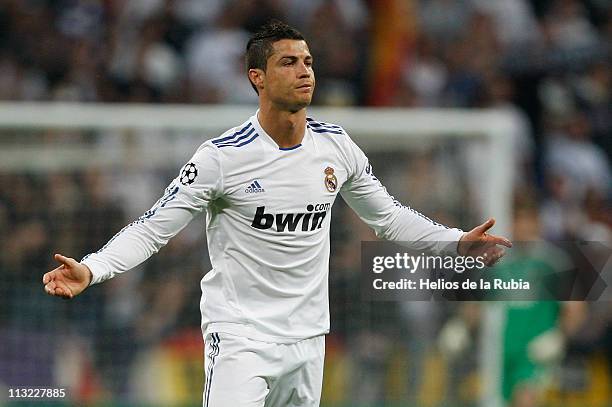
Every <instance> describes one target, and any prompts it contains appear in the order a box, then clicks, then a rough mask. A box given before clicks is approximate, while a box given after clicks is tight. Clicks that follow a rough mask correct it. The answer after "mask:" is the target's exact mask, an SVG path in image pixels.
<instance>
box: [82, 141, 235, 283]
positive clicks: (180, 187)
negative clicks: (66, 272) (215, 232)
mask: <svg viewBox="0 0 612 407" xmlns="http://www.w3.org/2000/svg"><path fill="white" fill-rule="evenodd" d="M222 188H223V177H222V171H221V165H220V161H219V156H218V151H217V150H216V147H214V146H212V145H210V144H208V143H205V144H203V145H202V146H201V147H200V148H199V149H198V151H197V152H196V153H195V154H194V156H193V157H192V159H191V160H190V161H189V162H188V163H187V164H185V165H184V166H183V168H182V169H181V171H180V172H179V174H178V176H177V177H176V178H175V179H174V180H173V181H172V182H171V183H170V185H169V186H168V187H167V188H166V190H165V192H164V195H163V196H162V197H161V198H160V199H159V200H158V201H157V202H156V203H155V205H153V207H152V208H151V209H149V210H148V211H146V212H145V213H144V214H143V215H142V216H141V217H139V218H138V219H136V220H135V221H134V222H132V223H130V224H129V225H127V226H126V227H124V228H123V229H122V230H121V231H120V232H119V233H117V234H116V235H115V236H114V237H113V238H112V239H111V240H109V241H108V243H106V245H104V247H102V248H101V249H100V250H98V251H97V252H96V253H92V254H89V255H87V256H85V257H84V258H83V260H81V262H82V263H83V264H85V265H87V266H88V267H89V269H90V270H91V272H92V274H93V279H92V281H91V284H97V283H100V282H103V281H105V280H108V279H110V278H112V277H114V276H115V275H116V274H118V273H123V272H125V271H128V270H130V269H132V268H134V267H136V266H137V265H139V264H140V263H142V262H144V261H145V260H147V259H148V258H149V257H150V256H151V255H153V254H154V253H156V252H157V251H158V250H159V249H160V248H162V247H163V246H164V245H166V243H167V242H168V240H170V239H171V238H172V237H173V236H175V235H176V234H177V233H179V232H180V231H181V230H182V229H183V228H184V227H185V226H187V224H188V223H189V222H190V221H191V220H192V219H193V217H194V216H195V215H197V214H198V213H199V212H201V211H202V210H204V209H205V208H206V207H207V206H208V204H209V202H211V201H212V200H214V199H215V197H217V196H218V195H219V194H220V192H221V191H222Z"/></svg>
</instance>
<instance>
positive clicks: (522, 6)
mask: <svg viewBox="0 0 612 407" xmlns="http://www.w3.org/2000/svg"><path fill="white" fill-rule="evenodd" d="M270 17H276V18H280V19H283V20H286V21H288V22H289V23H291V24H293V25H295V26H296V27H298V28H299V29H300V30H301V31H302V32H303V33H304V35H305V36H306V38H307V40H308V42H309V44H310V47H311V51H312V53H313V55H314V57H315V72H316V76H317V90H316V92H315V100H314V104H315V105H317V106H369V107H401V108H407V109H409V108H417V107H436V108H437V107H444V108H467V109H477V108H503V109H507V110H512V111H515V112H517V113H518V114H521V115H524V117H525V118H526V123H527V126H526V129H525V132H524V134H523V135H522V137H519V142H518V143H517V145H516V149H517V153H518V157H519V159H518V160H517V161H516V162H515V166H516V168H514V169H513V171H514V173H515V177H514V178H515V185H514V189H515V200H514V201H515V202H514V203H515V206H516V207H517V208H522V209H525V210H526V211H529V213H530V214H531V215H532V216H530V217H524V218H523V219H529V222H534V223H535V222H536V221H537V220H539V222H540V224H541V234H542V236H543V237H545V238H547V239H551V240H554V239H585V240H602V241H607V242H610V240H611V231H610V227H611V222H612V219H611V212H610V197H611V188H610V186H611V179H612V174H611V171H610V153H611V147H610V140H611V134H612V133H611V126H612V115H611V113H610V102H611V100H610V95H611V89H612V83H611V69H610V44H611V43H612V41H611V39H612V38H611V37H612V18H611V17H612V7H611V6H610V3H609V2H607V1H604V0H589V1H576V0H548V1H546V0H542V1H537V0H531V1H529V0H511V1H507V0H423V1H417V0H412V1H410V0H379V1H375V0H371V1H366V0H336V1H317V0H311V1H307V0H276V1H274V0H268V1H265V0H257V1H248V0H243V1H223V0H175V1H163V0H132V1H110V0H108V1H102V0H99V1H96V0H89V1H85V0H83V1H76V0H72V1H68V0H66V1H61V0H58V1H44V0H3V1H2V2H0V100H3V101H15V102H19V101H47V102H59V101H70V102H83V103H88V102H106V103H151V104H169V103H187V104H254V103H255V102H256V98H255V94H254V92H253V91H252V89H251V88H250V86H249V84H248V82H247V80H246V78H245V74H244V71H243V69H244V68H243V65H242V62H241V60H240V57H241V55H242V52H243V48H244V44H245V43H246V39H247V38H248V35H249V33H250V32H251V31H252V30H254V29H255V28H257V27H258V26H259V25H261V24H262V23H263V22H265V21H266V20H267V19H269V18H270ZM240 120H242V119H240V118H237V122H238V121H240ZM109 133H110V132H91V131H88V132H78V131H57V130H54V131H47V132H40V131H35V132H27V133H24V132H18V131H13V130H7V129H2V131H1V132H0V146H3V145H5V146H8V145H11V146H14V145H16V144H17V145H21V144H22V145H23V146H24V147H25V146H28V145H31V144H33V143H37V144H40V143H42V144H43V145H45V144H46V145H49V146H53V147H57V146H60V147H61V146H66V147H68V146H73V145H75V144H79V145H84V146H96V147H100V146H102V148H106V149H108V151H111V150H112V149H113V148H115V147H117V143H119V144H121V143H126V144H127V145H128V147H129V146H130V145H138V146H139V148H141V149H143V148H144V150H145V151H146V148H151V149H153V148H155V149H157V150H160V149H162V150H163V149H165V148H167V149H168V150H169V151H173V152H176V151H182V150H181V149H177V148H176V144H180V143H181V141H177V140H174V139H171V138H169V137H167V135H165V134H138V133H131V134H127V135H125V134H124V135H121V137H116V136H117V135H116V134H109ZM198 136H199V135H192V139H191V141H187V142H182V143H184V144H185V146H188V145H190V144H189V143H190V142H195V141H196V140H197V138H198ZM210 136H214V135H207V137H210ZM195 145H197V144H195ZM143 146H144V147H143ZM147 146H150V147H147ZM122 148H125V146H123V147H122ZM184 150H187V151H189V150H188V149H187V148H184ZM127 151H128V152H129V148H128V150H127ZM139 151H140V150H139ZM452 152H453V151H452V148H451V149H450V150H448V149H443V151H438V150H435V149H434V150H427V149H426V150H424V151H418V152H417V153H413V154H411V155H408V156H405V155H401V154H383V153H373V154H371V159H372V162H373V163H374V167H375V168H377V174H378V177H379V178H381V179H382V180H383V182H384V183H385V184H386V185H387V186H388V187H389V189H390V190H391V191H392V192H393V193H394V195H395V196H396V197H397V198H398V199H400V200H402V201H404V202H407V203H409V204H410V205H411V206H414V207H415V208H417V209H420V210H422V211H424V212H425V213H426V214H427V215H429V216H431V217H434V218H436V219H440V220H442V221H444V222H446V223H449V224H457V225H460V226H462V227H468V226H470V225H474V224H475V223H476V222H478V221H479V220H480V219H479V218H478V215H477V214H476V213H474V212H473V211H470V205H469V203H470V202H472V201H473V194H474V193H477V192H476V191H474V190H473V189H472V188H473V187H472V186H471V185H470V184H469V183H468V182H461V180H459V181H460V182H458V181H457V179H456V178H454V177H453V174H452V172H453V170H452V166H451V164H449V161H452V156H453V154H452ZM187 158H188V155H184V156H182V157H180V160H182V161H184V160H185V159H187ZM173 159H178V158H177V157H174V158H173ZM178 168H179V167H178V166H174V167H170V168H158V169H157V170H155V171H149V172H140V173H130V174H127V175H126V174H121V173H119V174H113V173H102V172H100V171H97V170H96V169H95V168H92V169H89V170H85V171H83V170H78V171H72V172H64V173H49V174H41V173H28V172H21V173H20V172H2V173H0V392H2V396H1V397H0V403H1V402H2V401H1V400H4V395H5V394H6V390H7V388H9V387H16V386H51V385H55V386H59V385H64V384H66V383H68V384H69V385H70V392H69V396H70V397H69V399H68V400H65V401H66V404H69V405H71V404H78V405H82V404H87V403H89V404H96V403H98V404H99V403H113V405H143V404H151V405H197V404H198V402H199V400H200V398H201V389H202V383H203V369H202V354H203V351H202V344H201V336H200V333H199V312H198V300H199V295H200V293H199V285H198V284H197V282H198V281H199V280H200V278H201V276H202V273H203V272H204V271H206V270H208V267H209V265H208V259H207V253H206V250H205V249H203V247H204V246H203V237H202V236H201V234H200V233H199V229H198V226H197V225H196V226H195V227H193V228H190V229H188V230H187V231H186V232H184V233H182V234H181V235H180V236H178V237H177V239H175V240H173V241H172V242H171V243H170V244H169V245H168V246H167V247H166V248H165V249H163V251H162V252H161V253H160V255H158V256H155V257H154V258H152V259H151V260H150V261H148V262H147V263H145V265H143V266H142V267H140V268H139V269H138V270H134V271H133V272H132V273H129V274H128V275H125V276H122V277H121V278H118V279H115V280H113V281H110V282H107V283H105V284H104V285H101V286H98V287H95V288H94V289H92V290H88V291H87V292H86V293H85V294H84V295H83V296H82V297H80V298H77V299H75V300H73V301H70V302H67V301H60V300H58V299H54V298H49V297H47V296H45V295H44V292H43V290H42V285H41V284H40V278H41V276H42V273H43V272H44V271H46V270H48V269H50V268H52V267H54V265H53V262H52V259H51V257H52V254H53V253H54V252H56V251H62V252H64V253H66V254H69V255H71V256H73V257H76V258H79V257H80V256H82V255H84V254H86V253H88V252H91V251H93V250H97V249H98V248H99V247H100V246H101V245H102V244H104V243H105V242H106V241H107V240H108V239H109V238H110V237H112V235H113V234H114V233H115V232H116V231H118V230H119V229H120V228H121V227H123V226H124V225H125V224H126V223H129V221H131V220H132V219H133V218H135V217H137V216H139V215H140V214H141V213H142V212H143V211H144V210H146V209H148V207H149V206H150V205H151V204H152V203H153V202H154V201H155V199H156V198H157V197H158V196H159V194H160V191H162V189H163V187H164V186H165V184H167V182H168V181H169V180H170V179H171V178H172V177H174V176H175V174H176V171H178ZM333 222H334V224H333V225H332V252H333V253H334V256H333V258H332V264H331V272H330V296H331V304H330V308H331V313H332V333H331V334H330V335H329V336H328V340H327V344H328V346H327V359H326V372H325V383H324V394H323V403H324V405H325V406H383V405H389V406H390V405H411V406H412V405H414V406H472V405H478V398H479V392H480V391H481V389H480V386H479V383H480V381H481V380H480V376H479V361H478V360H477V359H478V358H477V355H478V354H479V347H481V346H482V344H481V343H480V340H479V338H480V336H479V334H478V332H479V329H480V327H481V320H482V313H483V307H486V305H485V304H473V303H449V304H441V303H406V304H401V303H368V302H364V301H362V300H361V299H360V298H359V297H358V289H357V288H356V287H357V286H358V284H359V280H358V274H357V273H358V269H359V263H358V260H359V256H357V255H356V254H355V248H356V247H358V243H359V241H361V240H369V239H372V238H373V236H372V234H371V233H370V232H369V231H368V230H367V228H366V227H365V226H364V225H363V224H361V223H360V222H359V221H358V220H357V219H356V217H355V216H354V215H353V214H352V213H351V212H350V211H348V210H346V207H345V205H344V204H343V202H339V203H338V204H337V205H336V208H335V209H334V220H333ZM523 226H524V225H523ZM611 318H612V306H611V305H610V304H609V303H592V304H588V309H587V314H586V316H585V320H584V322H583V328H582V329H579V330H577V332H576V333H575V334H574V335H572V337H571V338H569V339H570V340H569V343H570V345H569V347H568V351H567V354H566V356H565V358H564V359H563V361H562V362H561V363H560V365H559V366H558V367H557V369H556V370H555V375H554V377H555V380H554V381H553V382H551V384H550V385H549V386H548V387H547V391H546V400H545V405H547V406H589V407H597V406H608V405H610V401H611V400H612V384H611V382H612V380H611V377H612V375H611V373H610V372H611V368H610V363H611V361H612V351H611V349H612V326H611V323H610V320H611ZM457 320H461V321H462V323H463V326H464V327H467V329H468V337H469V338H471V340H470V341H468V342H467V344H466V345H465V346H464V347H463V348H462V349H461V354H460V355H459V356H457V355H454V357H453V358H448V357H447V356H448V355H445V354H444V352H442V350H441V347H440V346H439V344H440V342H441V341H440V337H441V332H443V331H444V327H447V326H448V322H449V321H457Z"/></svg>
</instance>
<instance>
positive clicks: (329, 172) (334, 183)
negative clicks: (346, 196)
mask: <svg viewBox="0 0 612 407" xmlns="http://www.w3.org/2000/svg"><path fill="white" fill-rule="evenodd" d="M325 188H327V190H328V191H329V192H335V191H336V188H338V178H336V176H335V175H334V169H333V168H332V167H327V168H325Z"/></svg>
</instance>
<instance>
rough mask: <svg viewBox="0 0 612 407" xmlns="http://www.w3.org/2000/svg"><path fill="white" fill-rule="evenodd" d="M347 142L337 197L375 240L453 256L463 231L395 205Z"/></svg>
mask: <svg viewBox="0 0 612 407" xmlns="http://www.w3.org/2000/svg"><path fill="white" fill-rule="evenodd" d="M347 140H348V143H347V151H346V153H347V159H348V161H349V163H348V164H349V176H348V179H347V181H346V182H345V183H344V185H343V186H342V189H341V194H342V197H343V198H344V200H345V201H346V202H347V203H348V205H349V206H350V207H351V208H352V209H353V210H354V211H355V212H356V213H357V215H359V217H360V218H361V219H362V220H363V221H364V222H365V223H366V224H368V225H369V226H370V227H371V228H372V229H373V230H374V232H376V236H378V237H379V238H381V239H385V240H392V241H396V242H406V243H409V244H410V246H411V247H412V248H414V249H417V250H431V251H433V252H434V253H452V254H456V253H457V242H458V241H459V239H461V236H462V235H463V231H462V230H460V229H454V228H448V227H446V226H444V225H441V224H439V223H436V222H434V221H433V220H431V219H429V218H427V217H426V216H424V215H422V214H421V213H419V212H417V211H415V210H414V209H412V208H410V207H408V206H404V205H402V204H401V203H400V202H398V201H397V200H396V199H395V198H394V197H393V196H391V195H390V194H389V193H388V192H387V189H386V188H385V187H384V186H383V185H382V184H381V182H380V181H379V180H378V179H377V178H376V177H375V176H374V173H373V171H372V167H371V165H370V164H369V162H368V159H367V157H366V155H365V154H364V153H363V151H361V149H360V148H359V147H358V146H357V145H356V144H355V143H354V142H353V141H352V140H350V138H348V137H347Z"/></svg>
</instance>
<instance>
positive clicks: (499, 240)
mask: <svg viewBox="0 0 612 407" xmlns="http://www.w3.org/2000/svg"><path fill="white" fill-rule="evenodd" d="M487 243H493V244H496V245H497V244H498V245H501V246H506V247H512V242H511V241H510V240H508V239H506V238H505V237H502V236H495V235H487Z"/></svg>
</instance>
